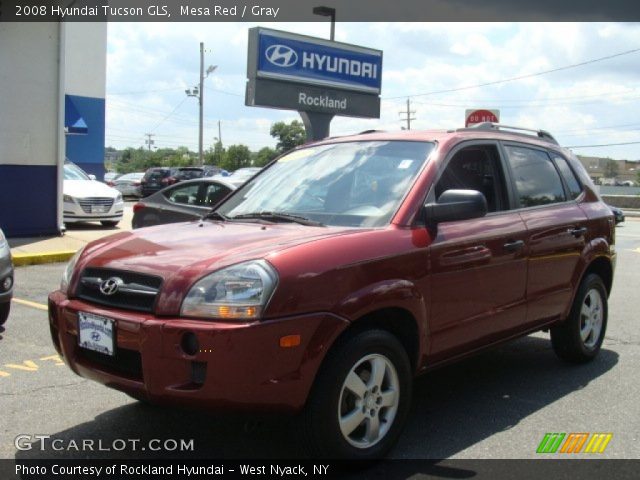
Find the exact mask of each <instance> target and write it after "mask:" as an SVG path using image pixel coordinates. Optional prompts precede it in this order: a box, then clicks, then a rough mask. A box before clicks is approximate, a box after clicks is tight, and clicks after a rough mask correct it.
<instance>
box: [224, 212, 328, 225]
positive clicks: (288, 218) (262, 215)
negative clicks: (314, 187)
mask: <svg viewBox="0 0 640 480" xmlns="http://www.w3.org/2000/svg"><path fill="white" fill-rule="evenodd" d="M252 218H256V219H259V220H267V221H269V220H276V221H277V220H284V221H285V222H294V223H299V224H300V225H307V226H310V227H324V226H325V225H324V224H323V223H321V222H316V221H315V220H311V219H310V218H306V217H302V216H300V215H293V214H291V213H284V212H251V213H243V214H240V215H236V216H235V217H230V218H229V219H230V220H244V219H252Z"/></svg>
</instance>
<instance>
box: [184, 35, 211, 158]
mask: <svg viewBox="0 0 640 480" xmlns="http://www.w3.org/2000/svg"><path fill="white" fill-rule="evenodd" d="M216 68H218V66H217V65H210V66H209V67H208V68H207V71H206V72H205V70H204V43H203V42H200V83H199V85H197V86H195V87H193V88H191V89H187V90H185V93H186V94H187V96H189V97H196V98H197V99H198V107H199V110H200V111H199V122H198V123H199V126H198V166H200V167H201V166H202V165H203V164H204V156H203V150H202V140H203V135H204V132H203V119H204V114H203V112H204V79H205V78H207V77H208V76H209V74H210V73H211V72H213V71H214V70H215V69H216Z"/></svg>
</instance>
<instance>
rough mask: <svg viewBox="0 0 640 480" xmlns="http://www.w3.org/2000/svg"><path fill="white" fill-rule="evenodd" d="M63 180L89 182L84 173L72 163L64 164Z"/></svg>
mask: <svg viewBox="0 0 640 480" xmlns="http://www.w3.org/2000/svg"><path fill="white" fill-rule="evenodd" d="M64 179H65V180H90V179H89V177H88V176H87V174H86V173H84V172H83V171H82V169H80V167H78V166H77V165H74V164H73V163H65V164H64Z"/></svg>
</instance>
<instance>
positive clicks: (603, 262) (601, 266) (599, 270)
mask: <svg viewBox="0 0 640 480" xmlns="http://www.w3.org/2000/svg"><path fill="white" fill-rule="evenodd" d="M591 273H594V274H596V275H598V276H599V277H600V278H601V279H602V283H604V286H605V288H606V289H607V296H608V295H609V294H610V293H611V286H612V284H613V267H612V266H611V261H610V260H609V259H608V258H606V257H598V258H596V259H595V260H594V261H593V262H591V263H590V264H589V266H588V267H587V269H586V270H585V272H584V274H583V275H582V278H587V276H588V275H589V274H591Z"/></svg>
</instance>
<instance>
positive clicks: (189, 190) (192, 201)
mask: <svg viewBox="0 0 640 480" xmlns="http://www.w3.org/2000/svg"><path fill="white" fill-rule="evenodd" d="M199 188H200V184H199V183H192V184H190V185H185V186H181V187H177V188H172V189H171V190H169V191H168V192H164V196H165V197H167V199H169V201H171V202H173V203H181V204H184V205H197V204H198V189H199Z"/></svg>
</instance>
